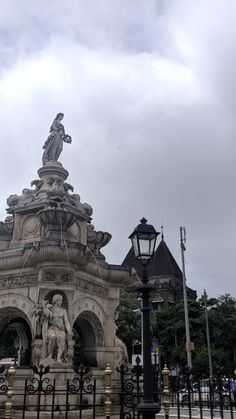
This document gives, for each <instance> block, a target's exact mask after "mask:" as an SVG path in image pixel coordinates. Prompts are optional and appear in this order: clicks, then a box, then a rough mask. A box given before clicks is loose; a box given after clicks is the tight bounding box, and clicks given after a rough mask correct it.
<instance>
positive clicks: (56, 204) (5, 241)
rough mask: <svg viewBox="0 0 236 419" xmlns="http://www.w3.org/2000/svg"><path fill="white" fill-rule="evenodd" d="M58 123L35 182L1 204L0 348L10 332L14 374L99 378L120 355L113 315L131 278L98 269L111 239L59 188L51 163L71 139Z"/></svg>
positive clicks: (110, 268) (86, 208) (59, 172)
mask: <svg viewBox="0 0 236 419" xmlns="http://www.w3.org/2000/svg"><path fill="white" fill-rule="evenodd" d="M62 117H63V114H58V115H57V116H56V118H55V120H54V121H53V124H52V126H51V128H50V133H49V136H48V139H47V140H46V142H45V144H44V153H43V166H42V167H41V168H40V169H39V170H38V175H39V178H38V179H36V180H34V181H32V182H31V188H24V189H23V190H22V193H21V194H20V195H11V196H10V197H9V198H8V199H7V204H8V209H7V213H8V216H7V218H6V220H5V222H3V221H1V222H0V346H1V339H2V340H3V339H5V340H6V339H7V338H8V336H10V335H11V333H12V328H13V329H14V330H15V331H16V333H17V336H18V339H19V341H20V349H19V351H18V353H17V354H16V355H17V357H18V359H19V363H20V365H21V366H25V368H27V367H28V366H29V365H30V364H32V363H36V364H39V363H42V362H43V363H44V364H45V363H46V364H50V365H51V367H52V368H54V369H60V370H66V369H68V368H70V367H71V366H72V364H73V363H74V364H78V363H80V362H84V363H85V364H89V365H90V366H92V367H94V371H95V373H97V374H98V375H99V369H102V368H104V367H105V365H106V364H107V363H108V362H109V363H110V365H111V367H112V369H113V370H115V366H116V365H117V363H118V362H119V361H120V360H121V358H122V356H123V354H124V352H125V351H124V348H123V347H122V345H120V344H117V342H118V340H117V339H116V335H115V330H116V326H115V310H116V308H117V306H118V303H119V293H120V289H121V288H123V287H125V286H127V285H128V284H129V283H130V281H131V276H130V272H129V271H128V270H127V269H125V268H123V267H121V266H118V265H109V264H108V263H107V262H106V260H105V256H104V255H103V254H102V253H101V248H102V247H104V246H106V245H107V243H108V242H109V241H110V239H111V235H110V234H109V233H106V232H102V231H96V230H95V228H94V226H93V225H92V224H91V220H92V218H91V217H92V213H93V210H92V207H91V206H90V205H88V204H86V203H82V202H81V200H80V196H79V195H78V194H76V193H74V190H73V187H72V186H71V185H70V184H69V183H67V182H66V180H67V177H68V175H69V173H68V171H67V170H66V169H64V167H63V166H62V164H61V163H60V162H59V161H58V158H59V156H60V154H61V151H62V148H63V144H64V143H71V137H70V136H68V135H67V134H65V130H64V126H63V125H62V123H61V120H62ZM55 325H56V326H55ZM12 336H13V335H12ZM14 336H15V335H14ZM9 339H10V337H9ZM6 350H7V349H6ZM4 357H7V353H6V354H4ZM96 371H97V372H96Z"/></svg>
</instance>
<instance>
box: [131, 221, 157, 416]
mask: <svg viewBox="0 0 236 419" xmlns="http://www.w3.org/2000/svg"><path fill="white" fill-rule="evenodd" d="M140 222H141V224H139V225H138V226H137V227H136V228H135V229H134V231H133V233H132V234H131V235H130V236H129V239H131V241H132V246H133V249H134V254H135V258H136V259H137V260H138V261H139V262H140V263H141V264H142V266H143V275H142V284H141V285H139V286H138V287H137V288H136V291H137V292H138V293H139V294H140V296H141V300H142V308H141V312H142V354H143V401H142V402H141V403H139V405H138V411H139V412H140V413H142V415H143V419H154V418H155V414H156V413H158V412H159V411H160V405H159V403H157V402H154V399H153V371H152V360H151V345H152V341H151V331H150V310H151V308H150V301H149V299H150V291H152V290H153V289H154V288H153V287H152V286H151V285H150V284H149V283H148V274H147V264H148V263H149V261H150V259H151V258H152V257H153V255H154V251H155V245H156V239H157V236H158V235H159V234H160V233H158V232H157V231H156V230H155V228H154V227H153V226H152V225H150V224H147V220H146V219H145V218H142V220H140Z"/></svg>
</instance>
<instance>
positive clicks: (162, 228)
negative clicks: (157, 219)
mask: <svg viewBox="0 0 236 419" xmlns="http://www.w3.org/2000/svg"><path fill="white" fill-rule="evenodd" d="M163 230H164V227H163V226H161V240H162V241H164V232H163Z"/></svg>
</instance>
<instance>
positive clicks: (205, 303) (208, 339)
mask: <svg viewBox="0 0 236 419" xmlns="http://www.w3.org/2000/svg"><path fill="white" fill-rule="evenodd" d="M204 309H205V320H206V334H207V351H208V363H209V372H210V378H212V377H213V368H212V356H211V341H210V332H209V322H208V311H207V293H206V290H204Z"/></svg>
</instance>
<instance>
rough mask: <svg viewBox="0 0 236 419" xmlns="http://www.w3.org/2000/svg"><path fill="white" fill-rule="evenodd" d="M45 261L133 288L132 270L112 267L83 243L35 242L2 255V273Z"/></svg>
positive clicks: (0, 270) (0, 261)
mask: <svg viewBox="0 0 236 419" xmlns="http://www.w3.org/2000/svg"><path fill="white" fill-rule="evenodd" d="M45 262H53V264H56V263H57V262H58V263H59V264H61V263H65V264H66V265H68V266H71V267H72V265H73V267H75V266H77V269H78V270H82V271H84V272H86V273H87V274H89V275H92V276H94V277H96V278H101V279H102V280H104V281H106V282H108V283H109V284H111V285H112V284H114V285H119V286H120V287H122V288H123V287H126V286H127V285H130V284H131V282H132V280H131V270H130V268H126V267H121V266H119V265H109V264H108V263H106V262H103V261H101V260H98V259H96V258H95V256H94V255H93V254H92V252H91V250H90V249H88V247H86V246H85V245H82V244H80V243H60V242H54V241H51V242H35V243H30V244H27V245H25V246H24V248H23V247H21V248H18V249H12V250H10V249H9V250H7V251H5V252H2V253H0V272H4V271H8V270H14V269H20V270H24V269H25V268H36V267H37V266H38V265H40V264H42V263H45Z"/></svg>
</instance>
